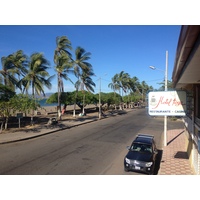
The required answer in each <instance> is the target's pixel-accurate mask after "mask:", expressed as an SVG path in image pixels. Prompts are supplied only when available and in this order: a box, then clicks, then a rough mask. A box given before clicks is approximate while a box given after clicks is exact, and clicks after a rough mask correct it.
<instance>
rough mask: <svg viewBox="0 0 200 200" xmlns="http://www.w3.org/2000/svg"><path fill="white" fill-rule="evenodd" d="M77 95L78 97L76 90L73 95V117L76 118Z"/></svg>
mask: <svg viewBox="0 0 200 200" xmlns="http://www.w3.org/2000/svg"><path fill="white" fill-rule="evenodd" d="M77 95H78V90H76V94H75V102H74V111H73V117H76V99H77Z"/></svg>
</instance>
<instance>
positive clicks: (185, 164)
mask: <svg viewBox="0 0 200 200" xmlns="http://www.w3.org/2000/svg"><path fill="white" fill-rule="evenodd" d="M114 115H117V114H116V113H115V114H113V113H110V114H108V115H107V117H109V116H114ZM102 118H103V117H102ZM96 120H98V116H96V115H95V116H85V117H82V118H78V119H76V120H67V121H62V124H60V125H59V127H53V128H47V127H45V126H44V125H43V126H37V127H36V126H35V127H34V128H30V129H29V130H24V131H20V132H19V131H17V130H16V132H12V133H9V134H0V144H6V143H11V142H17V141H21V140H27V139H30V138H35V137H39V136H42V135H46V134H50V133H52V132H56V131H58V130H63V129H68V128H70V127H74V126H79V125H81V124H85V123H90V122H93V121H96ZM167 139H168V145H167V146H166V147H164V148H163V155H162V160H161V163H160V169H159V172H158V175H193V174H194V172H193V170H192V168H191V166H190V163H189V159H188V155H187V152H186V136H185V135H184V130H183V129H174V130H168V131H167Z"/></svg>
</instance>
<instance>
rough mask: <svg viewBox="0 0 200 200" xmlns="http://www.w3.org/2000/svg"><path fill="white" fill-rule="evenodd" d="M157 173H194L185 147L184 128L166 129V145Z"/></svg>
mask: <svg viewBox="0 0 200 200" xmlns="http://www.w3.org/2000/svg"><path fill="white" fill-rule="evenodd" d="M158 174H159V175H194V171H193V170H192V168H191V166H190V163H189V158H188V154H187V147H186V136H185V135H184V129H174V130H168V131H167V146H166V147H164V148H163V155H162V160H161V163H160V170H159V173H158Z"/></svg>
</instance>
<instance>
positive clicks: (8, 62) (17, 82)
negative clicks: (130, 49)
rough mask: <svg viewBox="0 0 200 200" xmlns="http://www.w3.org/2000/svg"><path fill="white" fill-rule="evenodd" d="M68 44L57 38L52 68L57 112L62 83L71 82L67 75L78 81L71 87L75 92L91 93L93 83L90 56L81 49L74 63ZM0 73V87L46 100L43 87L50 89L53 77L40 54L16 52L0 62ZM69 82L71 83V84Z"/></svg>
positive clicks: (63, 38)
mask: <svg viewBox="0 0 200 200" xmlns="http://www.w3.org/2000/svg"><path fill="white" fill-rule="evenodd" d="M71 50H72V46H71V42H70V40H69V39H68V38H67V37H66V36H61V37H57V38H56V49H55V51H54V64H55V67H54V68H55V71H56V73H57V81H58V106H59V108H60V102H61V101H60V95H61V93H62V92H64V83H63V79H65V80H69V81H71V79H70V78H69V76H68V75H69V74H70V73H73V74H74V75H75V76H76V77H77V82H76V83H74V86H75V88H76V90H77V91H78V90H80V89H82V90H84V88H86V89H87V90H88V91H91V92H94V89H93V87H95V83H94V82H93V81H92V78H91V76H93V75H94V72H93V67H92V65H91V64H90V63H89V62H88V60H89V59H90V56H91V53H89V52H86V51H85V49H83V48H82V47H77V48H76V50H75V59H73V58H72V54H71V53H70V51H71ZM1 64H2V69H1V70H0V83H1V82H2V83H3V84H4V86H5V87H9V88H12V90H13V91H15V90H16V88H18V89H19V90H20V91H21V93H23V94H24V93H26V94H28V90H29V89H31V91H32V97H33V98H35V95H36V94H37V95H43V96H45V90H44V87H47V88H48V89H51V87H52V84H51V81H52V79H53V78H54V77H55V75H53V76H50V74H49V73H48V69H50V63H49V61H48V60H47V59H46V58H45V57H44V55H43V54H42V53H38V52H37V53H33V54H31V56H30V57H28V56H26V55H25V54H24V53H23V51H22V50H19V51H17V52H16V53H13V54H11V55H9V56H7V57H2V58H1ZM71 82H72V81H71Z"/></svg>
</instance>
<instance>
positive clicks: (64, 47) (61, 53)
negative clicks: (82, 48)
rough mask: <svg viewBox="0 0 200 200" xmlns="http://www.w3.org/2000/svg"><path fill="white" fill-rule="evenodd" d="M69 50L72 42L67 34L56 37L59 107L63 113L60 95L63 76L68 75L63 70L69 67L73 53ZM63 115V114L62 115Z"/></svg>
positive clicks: (55, 61)
mask: <svg viewBox="0 0 200 200" xmlns="http://www.w3.org/2000/svg"><path fill="white" fill-rule="evenodd" d="M68 50H72V47H71V42H70V40H69V39H68V38H67V37H66V36H61V37H56V49H55V52H54V63H55V65H56V67H55V68H56V71H57V76H58V108H59V110H58V111H59V113H61V104H60V96H61V92H64V87H63V81H62V78H65V77H66V73H65V75H64V73H63V71H65V70H66V68H68V66H69V65H70V62H71V53H70V52H69V51H68ZM60 117H61V115H60Z"/></svg>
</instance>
